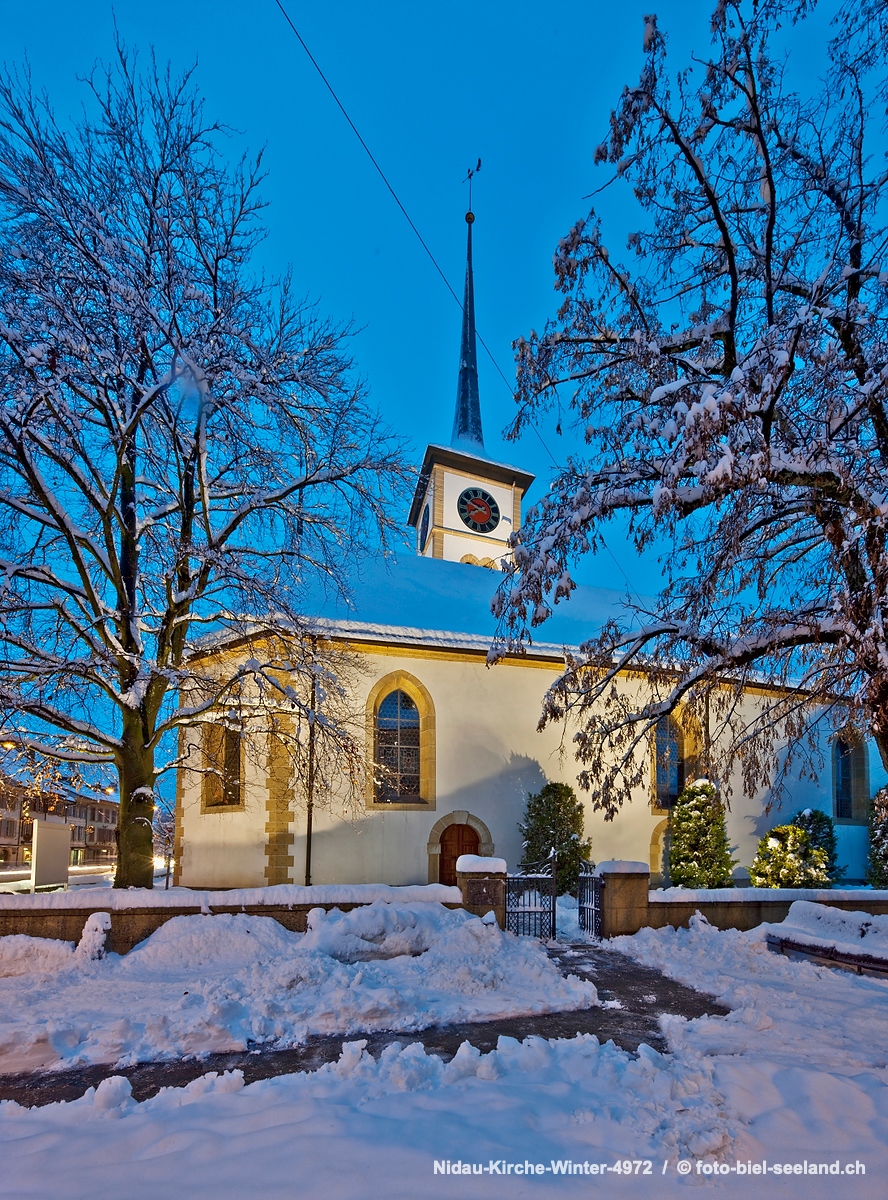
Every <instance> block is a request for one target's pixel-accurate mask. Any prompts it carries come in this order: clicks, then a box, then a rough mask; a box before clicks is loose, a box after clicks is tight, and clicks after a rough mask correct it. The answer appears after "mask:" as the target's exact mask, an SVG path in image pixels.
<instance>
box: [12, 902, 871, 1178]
mask: <svg viewBox="0 0 888 1200" xmlns="http://www.w3.org/2000/svg"><path fill="white" fill-rule="evenodd" d="M206 920H212V921H213V922H216V921H220V920H222V918H220V917H212V918H206ZM476 924H477V923H476ZM465 925H466V926H468V922H465ZM331 936H333V931H332V930H331V929H326V930H323V931H321V932H320V933H319V935H318V938H319V941H322V939H323V937H331ZM473 936H474V935H473ZM483 936H484V937H486V936H488V935H487V934H485V935H483ZM492 936H500V935H497V934H496V931H495V930H494V931H492ZM479 941H480V944H481V945H482V946H483V945H484V943H483V941H481V940H480V937H479ZM508 942H509V939H504V944H508ZM328 946H329V944H328ZM615 948H617V949H620V950H622V951H624V952H626V953H629V954H632V955H634V956H635V957H637V958H639V959H640V960H642V961H644V962H646V963H650V964H652V965H655V966H659V967H661V968H662V969H663V970H665V971H666V972H667V973H668V974H670V975H672V976H674V977H675V978H678V979H681V980H683V981H684V982H686V983H690V984H692V985H695V986H697V987H700V988H702V989H704V990H707V991H710V992H713V993H714V994H716V995H718V996H719V997H720V998H721V999H723V1000H724V1001H725V1002H726V1003H728V1004H729V1005H731V1006H733V1008H734V1011H733V1012H732V1013H731V1014H730V1015H729V1016H728V1017H725V1018H702V1019H700V1020H695V1021H690V1022H686V1021H683V1020H680V1019H677V1018H672V1019H669V1020H667V1022H666V1032H667V1034H668V1037H669V1040H670V1044H671V1046H672V1048H673V1051H674V1052H673V1053H672V1054H670V1055H664V1056H660V1055H658V1054H656V1053H655V1052H653V1051H649V1050H647V1049H646V1048H642V1050H641V1052H640V1054H639V1055H638V1056H637V1057H635V1056H633V1055H631V1054H628V1053H626V1052H624V1051H621V1050H617V1049H616V1048H614V1046H613V1045H612V1044H609V1045H606V1046H599V1045H598V1043H597V1042H596V1040H595V1039H594V1038H590V1037H584V1038H578V1039H573V1040H571V1041H562V1042H553V1043H549V1042H543V1041H542V1040H539V1039H531V1040H529V1041H528V1042H525V1043H524V1044H523V1045H519V1044H518V1043H515V1042H513V1041H510V1040H508V1039H501V1043H500V1046H499V1048H498V1049H497V1050H496V1051H494V1052H492V1053H491V1054H488V1055H483V1056H482V1055H478V1054H477V1052H474V1051H471V1050H469V1049H468V1048H465V1049H464V1050H463V1051H462V1052H461V1053H460V1054H459V1055H458V1056H457V1058H456V1059H454V1060H453V1062H451V1063H450V1064H447V1065H444V1064H442V1063H441V1061H440V1060H439V1059H437V1058H432V1057H429V1056H427V1055H426V1054H425V1053H424V1051H423V1050H422V1048H421V1047H418V1046H413V1047H411V1046H410V1045H409V1044H408V1043H409V1038H405V1039H404V1043H403V1048H401V1049H399V1048H398V1047H390V1048H389V1049H388V1050H387V1051H386V1052H385V1053H384V1054H383V1055H382V1056H381V1057H380V1060H379V1061H378V1062H375V1061H373V1060H372V1059H370V1058H369V1057H368V1056H367V1055H366V1053H365V1052H364V1051H363V1049H362V1046H361V1044H360V1042H357V1043H352V1044H350V1045H347V1046H346V1047H345V1048H344V1051H343V1056H342V1058H341V1060H340V1062H339V1063H337V1064H333V1065H330V1066H327V1067H324V1068H322V1069H321V1070H319V1071H317V1072H316V1073H314V1074H311V1075H291V1076H285V1077H281V1078H278V1079H274V1080H268V1081H264V1082H261V1083H254V1084H251V1085H250V1086H249V1087H243V1086H242V1080H241V1079H240V1078H239V1077H238V1076H237V1075H236V1074H235V1075H229V1076H224V1077H222V1078H209V1077H204V1078H203V1079H201V1080H197V1081H195V1082H194V1083H192V1084H190V1085H189V1086H188V1087H187V1088H183V1089H169V1090H167V1091H166V1092H162V1093H161V1094H160V1095H158V1096H156V1097H155V1098H154V1099H152V1100H149V1101H146V1102H145V1103H143V1104H134V1103H133V1102H132V1100H131V1099H130V1098H129V1096H128V1093H129V1086H128V1084H127V1083H126V1081H125V1080H122V1079H120V1078H119V1077H118V1078H116V1079H110V1080H108V1081H106V1082H105V1083H104V1084H102V1085H101V1087H100V1088H99V1089H98V1091H96V1092H90V1093H88V1094H87V1095H86V1096H85V1097H84V1098H83V1099H81V1100H79V1101H75V1102H74V1103H68V1104H56V1105H51V1106H48V1107H46V1108H42V1109H32V1110H28V1109H24V1108H20V1107H18V1106H17V1105H14V1104H10V1103H6V1104H3V1105H0V1192H3V1191H4V1189H6V1192H7V1194H9V1195H14V1196H15V1197H16V1198H19V1197H22V1198H26V1197H27V1198H30V1197H34V1198H38V1197H39V1198H40V1200H44V1198H46V1197H50V1196H51V1197H53V1198H55V1197H59V1198H60V1200H67V1198H72V1200H73V1198H78V1200H79V1198H80V1197H87V1196H88V1197H90V1198H91V1200H103V1198H105V1197H108V1200H111V1197H114V1198H115V1200H117V1198H118V1197H119V1196H120V1195H121V1194H125V1195H126V1196H127V1198H128V1200H142V1198H143V1197H144V1200H149V1198H150V1200H156V1197H157V1195H158V1194H160V1193H162V1192H164V1191H168V1190H174V1191H175V1193H176V1194H180V1195H187V1196H188V1197H189V1200H192V1198H193V1200H203V1198H204V1197H206V1198H207V1200H210V1198H212V1200H242V1198H244V1197H254V1196H261V1197H265V1196H269V1197H271V1196H294V1197H296V1196H298V1197H308V1198H314V1197H318V1198H320V1197H324V1200H327V1198H328V1197H329V1200H352V1198H354V1200H369V1198H370V1197H377V1196H379V1197H385V1198H389V1197H391V1198H393V1200H400V1198H401V1197H404V1198H405V1200H406V1198H408V1197H409V1198H411V1200H413V1198H415V1197H419V1196H424V1197H435V1198H437V1197H442V1198H449V1197H461V1198H465V1200H475V1198H476V1197H483V1198H486V1197H488V1196H490V1197H493V1196H496V1197H500V1196H501V1197H509V1200H511V1198H512V1197H515V1196H518V1197H525V1196H528V1197H529V1196H539V1197H546V1198H548V1197H555V1196H571V1197H573V1196H580V1195H589V1194H595V1193H598V1194H599V1195H606V1196H608V1197H610V1196H621V1197H622V1196H626V1197H640V1196H645V1197H657V1198H658V1200H659V1198H660V1197H665V1198H667V1200H671V1198H672V1197H693V1196H694V1195H702V1194H709V1193H713V1194H715V1195H718V1196H729V1197H734V1196H736V1197H741V1196H742V1197H756V1198H759V1197H761V1198H763V1200H764V1198H770V1197H792V1198H793V1200H803V1198H804V1200H827V1198H829V1200H833V1198H840V1200H843V1198H844V1197H855V1198H857V1197H859V1198H861V1200H870V1198H872V1200H875V1198H876V1197H882V1196H884V1195H885V1194H886V1178H888V983H886V982H885V981H881V980H876V979H866V978H858V977H855V976H851V975H848V974H845V973H841V972H836V971H830V970H829V969H827V968H822V967H816V966H813V965H811V964H809V963H795V962H791V961H789V960H788V959H785V958H782V957H780V956H777V955H775V954H772V953H771V952H769V951H768V950H767V949H766V947H765V945H764V941H763V931H753V932H752V933H738V932H727V933H720V932H718V931H716V930H713V929H712V928H711V927H709V926H707V925H706V924H705V923H704V922H700V921H698V922H695V926H694V927H693V928H692V929H690V930H679V931H675V930H672V929H664V930H658V931H652V930H645V931H642V932H641V933H639V934H637V935H635V936H634V937H632V938H621V939H618V940H617V941H616V942H615ZM435 952H436V951H435V950H429V951H427V952H426V954H425V955H420V956H419V958H415V959H410V960H409V962H411V963H413V964H416V963H418V962H421V961H422V959H423V958H425V957H427V956H428V955H429V954H432V953H435ZM438 952H439V953H440V952H441V951H440V950H439V951H438ZM311 953H312V954H321V953H324V951H323V950H322V949H315V950H312V951H311ZM397 962H398V960H388V962H380V961H374V962H372V963H368V964H365V965H364V966H363V967H360V966H357V965H356V967H355V969H358V970H370V969H380V968H381V967H383V966H391V964H392V963H397ZM100 965H101V964H100ZM442 966H444V964H442ZM65 969H69V968H65ZM96 979H97V982H98V979H99V977H98V976H97V977H96ZM430 984H431V980H430V978H427V979H426V980H425V981H424V984H423V983H422V982H421V981H420V980H419V979H417V981H416V991H415V993H414V997H415V999H416V1000H417V1001H420V1000H421V994H422V990H421V989H422V986H426V987H428V986H430ZM438 986H440V984H439V985H438ZM519 986H520V984H519ZM507 991H508V988H507V987H506V986H504V987H503V994H505V993H506V992H507ZM4 1007H5V1006H4ZM6 1011H7V1012H8V1008H7V1009H6ZM436 1162H437V1163H439V1164H441V1165H445V1164H450V1166H451V1173H450V1174H443V1175H442V1174H435V1163H436ZM624 1162H625V1163H628V1164H629V1170H630V1172H631V1174H627V1173H625V1171H624V1169H623V1164H624ZM635 1162H638V1163H639V1164H640V1165H639V1166H638V1167H637V1168H636V1167H635V1166H634V1163H635ZM647 1162H649V1163H650V1173H649V1174H645V1171H646V1170H647V1166H646V1163H647ZM563 1163H576V1164H579V1165H580V1171H581V1172H582V1173H577V1174H570V1175H565V1174H561V1173H557V1172H554V1171H553V1170H552V1167H553V1164H554V1165H555V1166H560V1165H561V1164H563ZM762 1163H764V1164H765V1165H766V1167H767V1168H768V1171H767V1173H766V1174H762V1173H758V1174H756V1173H754V1172H753V1171H752V1169H751V1168H752V1167H754V1166H756V1165H758V1166H761V1164H762ZM454 1164H463V1165H465V1164H469V1165H475V1166H477V1167H480V1168H481V1169H482V1173H481V1174H473V1175H472V1176H471V1178H469V1177H467V1176H466V1175H465V1174H460V1175H455V1174H453V1173H452V1168H453V1165H454ZM525 1164H529V1165H530V1166H532V1167H533V1168H534V1171H533V1173H530V1172H527V1173H525V1169H524V1168H525ZM617 1164H620V1168H621V1169H620V1170H619V1171H616V1170H614V1169H613V1168H614V1167H615V1166H617ZM684 1164H687V1167H686V1168H685V1166H684ZM805 1164H808V1171H809V1173H808V1174H801V1175H800V1174H793V1173H791V1171H790V1172H786V1171H784V1169H783V1168H784V1167H789V1168H792V1167H793V1166H796V1165H798V1166H799V1168H800V1169H803V1168H804V1165H805ZM812 1164H814V1165H820V1164H823V1165H824V1166H828V1167H829V1166H834V1165H835V1164H837V1165H838V1169H839V1170H840V1171H841V1172H842V1174H839V1175H837V1174H817V1175H812V1174H810V1169H811V1165H812ZM848 1164H851V1165H852V1166H854V1167H855V1173H854V1174H846V1173H845V1171H846V1167H847V1166H848ZM857 1164H860V1165H862V1166H863V1167H864V1168H865V1174H863V1173H859V1172H858V1171H857ZM537 1165H539V1166H540V1167H543V1168H544V1170H543V1171H542V1172H541V1173H539V1174H537V1173H536V1170H535V1168H536V1166H537ZM602 1165H603V1166H604V1167H605V1168H610V1169H608V1170H606V1171H605V1172H604V1173H602V1171H601V1167H602ZM516 1166H517V1167H518V1168H520V1170H516V1169H515V1168H516ZM738 1166H746V1167H747V1170H745V1171H743V1172H742V1173H741V1172H739V1171H738V1170H737V1167H738ZM775 1166H779V1167H780V1168H781V1170H780V1172H779V1174H778V1173H777V1172H776V1171H775V1170H774V1167H775ZM491 1167H492V1168H494V1169H493V1170H491V1169H490V1168H491ZM510 1168H511V1169H510ZM545 1168H548V1169H545ZM592 1168H596V1170H594V1171H593V1170H592ZM680 1169H687V1170H688V1171H689V1173H688V1174H687V1175H685V1176H682V1175H680V1174H679V1170H680ZM507 1171H508V1172H509V1176H510V1177H509V1178H505V1177H504V1173H505V1172H507ZM714 1171H720V1172H721V1173H718V1174H715V1173H713V1172H714ZM590 1175H592V1176H593V1177H592V1178H590Z"/></svg>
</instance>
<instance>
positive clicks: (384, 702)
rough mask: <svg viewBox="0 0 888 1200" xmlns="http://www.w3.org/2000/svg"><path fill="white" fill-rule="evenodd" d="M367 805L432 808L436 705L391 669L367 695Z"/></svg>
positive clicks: (411, 679)
mask: <svg viewBox="0 0 888 1200" xmlns="http://www.w3.org/2000/svg"><path fill="white" fill-rule="evenodd" d="M366 713H367V725H366V729H367V765H368V772H367V776H368V777H367V807H368V808H370V809H374V808H375V809H392V808H403V809H411V808H413V809H417V810H419V809H422V810H424V811H426V812H429V811H434V809H435V704H434V701H433V700H432V697H431V694H430V693H429V690H428V688H427V687H426V686H425V684H424V683H422V681H421V680H419V679H417V678H416V676H415V675H411V674H410V672H409V671H391V672H390V673H389V674H388V675H384V676H383V677H382V678H381V679H378V680H377V681H376V683H375V684H374V685H373V687H371V689H370V692H369V695H368V696H367V709H366Z"/></svg>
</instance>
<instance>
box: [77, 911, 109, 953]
mask: <svg viewBox="0 0 888 1200" xmlns="http://www.w3.org/2000/svg"><path fill="white" fill-rule="evenodd" d="M110 930H111V914H110V913H106V912H94V913H90V914H89V916H88V917H87V918H86V923H85V924H84V926H83V933H81V935H80V941H79V942H78V943H77V949H76V951H75V954H76V955H77V957H78V958H81V959H83V958H88V959H97V958H104V957H105V939H106V937H107V936H108V933H109V932H110Z"/></svg>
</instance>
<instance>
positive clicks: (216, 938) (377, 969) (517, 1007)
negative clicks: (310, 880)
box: [0, 902, 596, 1072]
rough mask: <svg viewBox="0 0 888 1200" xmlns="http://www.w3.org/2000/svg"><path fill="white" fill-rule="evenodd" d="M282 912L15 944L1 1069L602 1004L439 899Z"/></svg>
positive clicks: (0, 1009)
mask: <svg viewBox="0 0 888 1200" xmlns="http://www.w3.org/2000/svg"><path fill="white" fill-rule="evenodd" d="M309 924H310V930H309V932H308V933H307V934H297V933H290V932H289V931H288V930H286V929H284V928H283V926H281V925H279V924H278V922H277V921H275V920H273V919H272V918H270V917H256V916H247V915H242V914H235V915H225V914H221V913H220V914H216V915H213V916H185V917H174V918H173V919H172V920H170V921H168V922H167V923H166V924H165V925H163V926H161V928H160V929H158V930H157V932H156V933H154V934H153V935H152V936H151V937H150V938H148V939H147V940H146V941H144V942H142V943H140V944H139V945H138V946H136V947H135V949H133V950H132V951H130V953H129V954H127V955H125V956H124V957H120V956H118V955H116V954H109V955H107V956H106V957H105V958H103V959H101V960H98V961H96V960H94V959H92V958H90V957H89V954H88V952H87V953H84V951H85V950H88V948H87V947H86V946H83V947H81V948H80V949H79V950H77V951H75V949H74V947H73V944H72V943H69V942H59V941H53V940H51V939H48V938H31V937H24V936H14V937H5V938H0V1072H4V1071H6V1072H9V1071H23V1070H30V1069H33V1068H36V1067H46V1066H49V1067H53V1066H56V1067H60V1066H71V1065H75V1064H79V1063H112V1064H113V1063H121V1064H123V1063H132V1062H142V1061H148V1060H151V1059H158V1058H181V1057H183V1056H185V1055H193V1054H200V1053H202V1052H210V1051H213V1050H220V1051H221V1050H243V1049H246V1047H247V1044H248V1042H253V1043H265V1044H268V1043H274V1044H276V1045H278V1046H290V1045H295V1044H298V1043H299V1042H302V1041H304V1040H305V1037H306V1035H307V1034H312V1033H327V1034H329V1033H342V1034H350V1033H353V1032H357V1031H372V1030H376V1029H394V1030H399V1031H400V1030H405V1031H409V1030H415V1029H420V1028H423V1027H425V1026H428V1025H439V1024H444V1023H448V1022H460V1021H470V1020H479V1019H483V1018H485V1017H495V1016H517V1015H521V1014H525V1013H533V1012H554V1011H563V1010H566V1009H575V1008H588V1007H589V1006H590V1005H591V1004H594V1003H595V1002H596V993H595V988H594V987H593V986H592V985H591V984H589V983H583V982H581V981H580V980H578V979H573V978H571V979H564V978H563V977H562V976H561V975H560V974H559V972H558V970H557V969H556V968H555V967H554V966H553V965H552V964H551V963H550V962H549V960H548V958H547V957H546V954H545V951H544V950H543V948H542V947H541V946H540V945H539V944H538V943H536V942H534V941H532V940H530V939H528V938H516V937H513V936H512V935H510V934H508V935H507V934H503V933H501V932H500V930H499V929H498V927H497V926H496V925H495V924H485V923H484V922H482V921H480V920H479V919H478V918H477V917H470V916H469V915H468V914H467V913H466V912H464V911H463V910H461V909H459V910H450V909H446V908H444V907H443V906H441V905H439V904H429V903H414V904H386V903H380V902H377V903H374V904H369V905H366V906H364V907H361V908H356V909H353V910H352V911H351V912H348V913H342V912H339V911H338V910H334V911H333V912H331V913H325V912H324V910H323V909H314V910H313V911H312V912H311V913H310V914H309Z"/></svg>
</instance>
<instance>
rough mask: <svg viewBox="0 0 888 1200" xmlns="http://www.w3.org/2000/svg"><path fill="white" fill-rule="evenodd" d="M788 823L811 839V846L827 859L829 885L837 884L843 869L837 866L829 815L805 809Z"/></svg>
mask: <svg viewBox="0 0 888 1200" xmlns="http://www.w3.org/2000/svg"><path fill="white" fill-rule="evenodd" d="M790 823H791V824H792V825H795V826H796V828H797V829H804V831H805V833H807V835H808V837H809V838H810V839H811V844H812V845H814V846H817V847H818V848H819V849H820V850H823V852H824V853H825V854H826V858H827V866H826V870H827V874H828V875H829V882H830V885H832V884H834V883H838V881H839V880H840V879H841V878H842V876H843V875H844V874H845V868H844V867H840V866H839V861H838V857H837V853H836V826H835V822H834V821H833V819H832V817H831V816H830V815H829V813H825V812H821V810H820V809H819V808H805V809H803V810H802V811H801V812H797V813H796V815H795V816H794V817H793V819H792V821H791V822H790Z"/></svg>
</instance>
